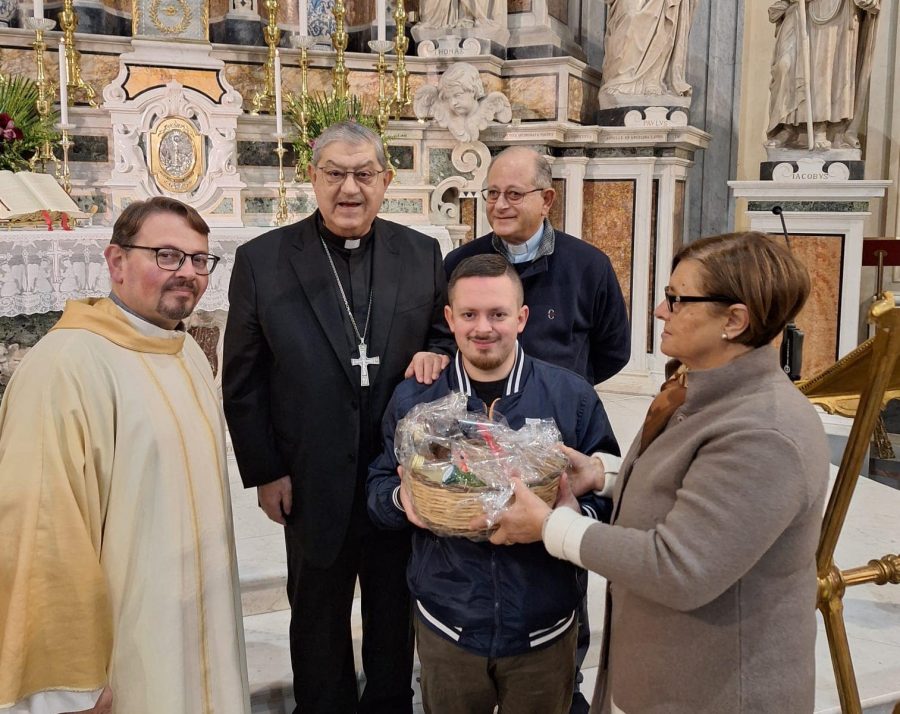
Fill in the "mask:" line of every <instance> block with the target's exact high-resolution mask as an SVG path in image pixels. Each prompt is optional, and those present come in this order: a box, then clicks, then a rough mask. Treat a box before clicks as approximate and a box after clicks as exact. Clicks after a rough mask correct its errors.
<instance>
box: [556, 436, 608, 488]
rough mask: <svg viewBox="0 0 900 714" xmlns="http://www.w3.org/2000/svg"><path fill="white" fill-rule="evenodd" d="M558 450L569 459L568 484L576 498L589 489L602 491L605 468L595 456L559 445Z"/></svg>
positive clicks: (604, 480)
mask: <svg viewBox="0 0 900 714" xmlns="http://www.w3.org/2000/svg"><path fill="white" fill-rule="evenodd" d="M559 450H560V451H562V452H563V454H564V455H565V457H566V458H567V459H569V464H570V466H569V468H568V469H566V472H567V473H568V474H569V486H570V487H571V489H572V493H574V494H575V497H576V498H580V497H581V496H583V495H584V494H586V493H588V492H589V491H602V490H603V486H604V484H605V483H606V469H605V468H604V466H603V462H602V461H601V460H600V459H598V458H597V457H596V456H587V455H585V454H582V453H581V452H580V451H576V450H575V449H570V448H569V447H568V446H560V447H559Z"/></svg>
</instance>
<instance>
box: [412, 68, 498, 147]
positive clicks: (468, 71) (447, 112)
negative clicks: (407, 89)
mask: <svg viewBox="0 0 900 714" xmlns="http://www.w3.org/2000/svg"><path fill="white" fill-rule="evenodd" d="M413 109H414V110H415V113H416V116H417V117H418V118H420V119H422V118H425V117H427V116H429V115H430V116H433V117H434V120H435V121H436V122H437V123H438V124H439V125H440V126H442V127H444V128H445V129H447V130H448V131H449V132H450V133H451V134H452V135H453V137H454V138H455V139H457V140H458V141H463V142H467V141H477V140H478V135H479V134H480V133H481V130H482V129H484V128H485V127H486V126H487V125H488V123H489V122H491V121H493V120H494V118H496V119H497V121H500V122H508V121H509V120H510V119H512V109H511V107H510V106H509V99H507V98H506V96H505V95H504V94H503V93H502V92H491V93H490V94H488V95H487V96H485V91H484V84H483V83H482V81H481V77H480V76H479V74H478V70H477V69H475V67H473V66H472V65H470V64H468V63H467V62H457V63H455V64H454V65H453V66H452V67H450V69H448V70H447V71H446V72H444V74H443V75H441V79H440V82H439V83H438V86H437V87H434V86H432V85H426V86H424V87H421V88H420V89H419V91H417V92H416V97H415V100H414V101H413Z"/></svg>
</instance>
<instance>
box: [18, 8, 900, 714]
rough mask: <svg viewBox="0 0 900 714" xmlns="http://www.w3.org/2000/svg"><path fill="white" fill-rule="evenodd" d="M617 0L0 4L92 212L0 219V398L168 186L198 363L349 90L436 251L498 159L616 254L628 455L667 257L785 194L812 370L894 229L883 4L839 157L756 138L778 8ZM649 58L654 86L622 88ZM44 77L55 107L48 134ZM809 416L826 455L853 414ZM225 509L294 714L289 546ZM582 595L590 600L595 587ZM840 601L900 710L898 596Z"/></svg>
mask: <svg viewBox="0 0 900 714" xmlns="http://www.w3.org/2000/svg"><path fill="white" fill-rule="evenodd" d="M808 1H809V3H810V6H811V7H814V8H815V11H816V12H818V13H820V16H821V17H824V16H825V15H828V14H829V13H831V14H832V16H833V17H837V16H838V14H839V13H847V12H849V13H860V12H862V11H861V10H859V9H858V5H859V3H856V4H854V0H808ZM628 4H629V3H628V2H625V0H607V1H606V2H602V1H601V0H468V1H463V0H460V1H459V2H457V1H456V0H418V2H417V1H416V0H406V2H404V1H403V0H389V2H387V3H386V4H385V3H384V0H299V2H298V1H297V0H210V2H208V3H207V2H203V1H201V0H74V1H73V0H46V2H42V0H0V81H3V79H2V78H6V79H7V80H8V79H9V78H14V77H28V78H30V79H32V80H35V81H37V82H38V86H39V90H40V92H41V99H42V100H45V101H46V105H45V108H44V111H46V112H50V113H51V114H52V115H53V117H54V119H55V120H56V121H61V122H62V127H61V132H60V135H59V137H58V138H60V139H61V140H62V141H61V142H56V143H54V144H53V145H52V146H50V147H49V151H50V152H51V153H52V157H51V156H50V154H47V155H45V156H44V157H43V159H42V160H41V161H39V162H38V163H37V165H36V167H37V169H38V170H41V169H42V168H43V170H46V171H47V172H49V173H54V174H55V175H57V176H58V177H59V179H60V183H61V184H63V185H64V186H65V188H66V189H67V192H68V193H69V194H70V196H71V197H72V199H73V200H74V201H75V202H76V203H77V205H78V206H79V208H81V210H83V211H86V212H88V213H92V214H93V215H92V216H91V219H90V221H89V222H88V224H87V225H79V226H77V227H75V228H74V229H73V230H71V231H64V230H58V229H57V230H54V231H53V232H52V233H51V232H47V231H46V229H45V228H44V229H40V228H35V227H28V226H21V225H16V224H15V223H6V224H5V225H4V224H3V223H2V222H0V390H2V388H3V385H5V384H6V383H7V382H8V380H9V377H10V375H11V373H12V371H13V370H14V368H15V366H16V364H17V363H18V361H19V360H20V359H21V357H22V356H23V355H24V353H25V352H27V349H28V348H29V347H30V346H31V345H33V344H34V343H35V342H36V341H37V339H39V338H40V337H41V336H42V335H43V334H44V333H45V332H46V331H47V329H49V327H50V326H52V324H53V323H54V322H55V320H56V319H57V317H58V315H59V311H60V310H61V309H62V306H63V304H64V302H65V300H66V299H69V298H77V297H85V296H90V295H102V294H106V293H107V292H108V290H109V283H108V280H107V279H106V277H105V276H106V274H105V270H104V263H103V258H102V249H103V247H104V246H105V245H106V244H107V243H108V241H109V234H110V228H111V225H112V223H113V221H114V220H115V217H116V216H117V215H118V213H119V212H120V211H121V210H122V208H123V207H124V206H126V205H127V204H128V203H129V202H130V201H133V200H139V199H143V198H147V197H150V196H153V195H160V194H165V195H170V196H173V197H175V198H179V199H181V200H183V201H186V202H188V203H190V204H191V205H193V206H194V207H195V208H197V209H198V210H199V211H200V212H201V214H202V215H203V216H204V218H205V219H206V220H207V222H208V223H209V224H210V226H211V227H212V233H211V236H210V250H211V252H213V253H216V254H218V255H221V256H223V258H224V260H223V262H222V265H221V267H220V268H219V269H218V270H217V271H216V273H214V274H213V276H212V278H211V282H210V286H209V290H208V292H207V294H206V295H205V296H204V298H203V300H202V302H201V304H200V308H201V310H200V312H198V313H197V314H195V315H194V316H192V318H191V320H192V329H193V333H194V334H195V336H196V337H197V339H198V340H199V341H200V342H201V344H202V345H203V346H204V349H205V350H206V352H207V354H208V355H209V358H210V361H211V364H212V365H213V367H214V369H216V368H217V367H218V356H219V353H220V350H221V340H222V328H223V325H224V316H225V314H226V311H227V308H228V304H227V302H228V301H227V288H228V282H229V277H230V268H229V262H230V260H231V259H232V258H233V256H234V252H235V250H236V248H237V246H238V245H240V244H241V243H243V242H245V241H247V240H249V239H250V238H252V237H254V236H256V235H259V234H260V233H262V232H264V231H266V230H268V229H269V228H270V227H271V226H273V225H277V224H280V223H285V222H292V221H295V220H299V219H300V218H302V217H305V216H306V215H308V214H309V213H310V212H311V211H312V210H314V208H315V200H314V196H313V193H312V190H311V187H310V185H309V183H308V182H306V181H305V180H304V172H303V166H302V160H303V159H302V157H303V156H305V154H304V151H303V148H304V146H305V145H306V144H308V140H309V139H310V138H314V137H311V136H309V133H310V132H311V131H313V129H314V124H315V116H314V115H315V114H316V111H317V109H316V106H317V102H320V98H321V97H323V96H325V95H331V96H337V97H346V98H347V99H346V101H348V102H349V101H355V100H356V99H358V100H359V101H360V102H361V104H362V107H363V109H364V113H366V114H367V115H369V116H370V117H371V120H372V121H373V122H374V123H375V124H376V125H377V126H378V127H379V129H380V130H381V131H382V133H383V135H384V136H386V137H387V139H388V148H389V152H390V159H391V162H392V163H393V165H394V167H395V169H396V174H395V179H394V182H393V184H392V185H391V187H390V189H389V191H388V193H387V196H386V198H385V201H384V204H383V206H382V210H381V216H382V217H384V218H387V219H390V220H394V221H397V222H400V223H404V224H407V225H413V226H414V227H416V228H418V229H419V230H421V231H422V232H424V233H426V234H428V235H431V236H433V237H435V238H437V239H438V240H439V242H440V243H441V245H442V248H443V249H444V251H445V252H446V251H447V250H449V249H450V248H452V247H454V246H455V245H458V244H459V243H460V242H462V241H466V240H469V239H471V238H473V237H475V236H478V235H482V234H484V233H486V232H487V231H488V230H489V226H488V223H487V219H486V216H485V210H484V203H483V199H482V197H481V195H480V193H479V191H480V189H481V188H482V186H483V182H484V178H485V175H486V172H487V167H488V164H489V162H490V157H491V154H492V153H496V152H497V151H499V150H500V149H502V148H504V147H506V146H511V145H517V144H519V145H529V146H534V147H537V148H539V149H540V150H542V151H544V152H546V154H547V155H548V157H549V158H550V160H551V163H552V172H553V187H554V188H555V189H556V195H557V198H556V202H555V204H554V207H553V210H552V213H551V216H550V218H551V221H552V222H553V224H554V226H556V227H558V228H560V229H562V230H565V231H566V232H568V233H570V234H573V235H575V236H577V237H580V238H582V239H583V240H587V241H590V242H591V243H593V244H595V245H597V247H599V248H601V249H602V250H603V251H604V252H606V253H607V254H608V255H609V256H610V258H611V260H612V262H613V265H614V267H615V270H616V273H617V276H618V278H619V281H620V283H621V287H622V290H623V293H624V295H625V299H626V303H627V307H628V310H629V314H630V317H631V325H632V354H631V359H630V361H629V363H628V365H627V366H626V368H625V369H624V370H623V371H622V373H620V374H619V375H617V376H616V377H613V378H612V379H611V380H609V381H608V382H606V383H604V384H602V385H600V386H599V389H600V391H601V394H602V396H603V398H604V401H605V403H606V404H607V409H608V411H609V412H610V414H611V417H612V420H613V424H614V427H615V428H616V431H617V434H618V436H619V441H620V442H622V443H628V442H629V441H630V438H631V436H632V434H633V433H634V431H636V429H637V427H638V425H639V424H640V420H641V418H642V415H643V411H644V410H645V408H646V405H647V403H648V399H649V396H650V395H652V394H653V393H654V391H655V390H656V389H657V388H658V385H659V383H660V382H661V381H662V368H663V365H664V356H663V355H661V354H660V353H659V350H658V343H659V331H660V327H659V326H658V325H656V324H654V323H655V321H654V320H653V318H652V311H653V307H654V305H655V304H656V303H657V302H659V299H660V298H661V296H662V288H663V286H664V285H665V284H666V283H667V279H668V269H669V265H670V262H671V257H672V255H673V253H674V252H675V251H676V250H677V249H678V247H679V246H680V245H682V244H683V243H684V242H686V241H690V240H692V239H695V238H697V237H699V236H702V235H712V234H716V233H722V232H727V231H730V230H741V229H751V228H752V229H759V230H762V231H765V232H769V233H773V234H778V235H780V234H781V222H780V219H779V218H778V216H776V215H774V214H773V213H772V208H773V207H775V206H778V205H780V206H782V208H783V211H784V214H783V215H784V218H785V220H786V225H787V228H788V231H789V232H790V233H791V236H792V239H793V240H792V245H793V249H794V250H795V251H796V252H797V253H798V254H799V255H800V256H801V257H802V259H803V260H804V262H805V263H806V265H807V267H808V268H809V270H810V272H811V274H812V277H813V293H812V297H811V299H810V301H809V303H808V304H807V306H806V307H805V308H804V311H803V312H802V313H801V315H800V317H799V318H798V320H797V323H798V326H799V328H800V329H801V330H803V331H804V333H805V335H806V343H805V347H804V352H803V365H802V373H803V376H805V377H808V376H810V375H812V374H814V373H816V372H818V371H820V370H822V369H824V368H826V367H828V366H829V365H831V364H832V363H834V362H835V361H836V360H838V359H840V358H841V357H843V356H844V355H846V354H847V353H849V352H850V351H851V350H853V349H854V348H855V347H856V346H857V345H858V344H859V343H860V342H861V341H863V340H864V339H865V338H866V337H867V336H868V329H869V328H868V327H867V325H866V319H865V317H866V314H867V311H868V308H869V306H870V304H871V299H872V295H873V294H874V292H875V289H876V288H875V268H872V267H863V251H864V245H865V243H864V240H865V239H866V238H897V237H898V236H900V192H898V178H900V49H898V26H900V9H898V6H897V3H892V2H887V1H886V0H881V3H880V8H879V12H878V13H877V22H876V21H875V19H876V16H875V13H869V16H867V17H865V18H864V21H861V22H860V28H861V29H860V33H859V39H858V42H857V44H856V45H854V46H853V48H852V53H853V55H854V61H855V62H856V63H857V67H856V81H857V84H858V85H859V86H854V87H852V88H845V89H846V90H847V92H849V97H850V100H852V101H851V103H852V104H853V108H854V111H853V113H852V121H851V122H850V128H852V129H853V131H854V137H856V136H858V139H859V142H858V146H857V144H856V142H855V140H853V138H851V139H850V140H847V139H846V137H844V138H843V139H842V138H840V137H837V138H836V137H834V136H832V135H831V133H829V134H828V136H827V137H825V138H826V139H827V142H826V143H828V144H830V146H826V145H825V144H819V145H817V146H815V147H813V148H812V149H810V148H809V147H808V146H806V145H803V146H798V145H794V144H791V143H790V142H787V143H785V142H781V141H780V140H778V139H775V140H773V134H774V132H773V130H772V126H771V120H770V106H771V105H772V104H773V102H774V100H772V99H770V97H771V96H772V88H775V87H776V85H777V84H778V78H777V76H776V75H777V67H775V66H773V64H774V63H773V57H776V58H777V57H778V55H779V52H780V51H781V49H782V48H781V45H780V43H781V42H782V41H783V38H781V37H779V33H777V32H776V29H777V27H778V26H777V25H775V24H773V22H772V21H771V17H772V11H771V10H770V8H769V3H762V2H744V1H743V0H715V1H713V0H679V1H678V2H668V3H660V2H659V1H658V0H644V1H643V2H640V3H635V2H633V1H632V2H631V3H630V4H631V5H632V6H634V5H643V6H646V7H648V8H651V9H652V7H653V6H660V7H661V8H662V6H665V8H664V9H660V10H659V12H660V13H663V14H664V17H663V15H660V17H661V18H663V19H664V20H665V22H663V19H660V21H659V23H658V25H656V26H655V28H654V32H653V34H652V36H649V37H647V36H644V35H646V33H644V34H642V30H641V29H640V28H639V27H637V23H633V24H629V22H628V19H629V18H628V13H627V11H625V10H621V11H619V9H620V8H621V7H622V6H627V5H628ZM782 4H784V5H786V4H787V3H782ZM778 5H779V3H778V2H776V3H775V5H773V6H772V7H776V6H778ZM875 5H876V6H877V5H878V3H877V2H875ZM811 11H812V10H811ZM825 19H827V18H825ZM866 23H868V24H866ZM863 26H864V27H863ZM784 41H786V40H784ZM276 50H277V52H276ZM635 57H637V59H635ZM654 57H656V58H657V59H653V58H654ZM827 59H829V58H825V60H823V58H821V57H815V56H814V57H813V58H812V60H813V61H812V64H811V65H809V66H808V67H807V68H806V71H807V72H813V73H816V74H818V73H819V72H820V70H821V67H820V65H819V62H822V61H827ZM60 61H62V63H63V65H64V71H63V72H62V74H61V73H60V66H59V65H60ZM653 62H656V63H657V65H658V66H656V67H655V68H654V67H651V68H650V69H649V70H647V72H648V73H649V74H648V76H649V78H648V76H637V73H636V72H632V73H631V75H629V72H630V71H631V70H633V68H634V67H635V66H638V65H641V67H642V68H643V67H644V66H645V65H648V64H652V63H653ZM792 70H793V71H801V72H802V71H803V69H802V68H800V69H799V70H798V69H797V68H796V67H793V68H792ZM641 71H642V72H643V71H644V69H642V70H641ZM654 73H655V74H654ZM851 74H852V73H851ZM61 76H62V77H64V79H63V80H62V83H63V84H64V85H65V89H66V93H67V95H68V102H67V107H66V109H67V111H65V112H64V113H63V114H62V116H61V117H59V118H58V119H57V118H56V114H55V113H58V112H60V110H61V108H62V107H61V105H60V87H59V85H60V79H59V78H60V77H61ZM279 79H280V82H278V80H279ZM866 87H868V95H866ZM68 104H71V106H68ZM276 105H278V107H280V108H281V113H280V114H279V112H278V107H276ZM2 111H3V107H2V106H0V113H2ZM804 121H805V119H803V120H800V121H798V122H797V123H798V124H801V123H803V122H804ZM279 128H281V130H282V131H281V134H283V136H281V135H279ZM844 128H845V129H846V128H847V127H844ZM0 129H2V127H0ZM829 131H830V130H829ZM817 140H818V139H817ZM842 142H843V143H842ZM767 143H768V145H767ZM298 148H299V149H301V150H300V151H298ZM298 156H300V157H301V159H300V161H299V162H298ZM298 163H299V164H300V166H299V167H298ZM0 198H2V197H0ZM898 262H900V261H898ZM898 284H900V267H893V266H888V267H887V269H886V275H885V285H886V287H887V288H888V289H892V288H896V287H898ZM889 416H890V409H888V415H887V416H886V423H887V425H888V426H889V427H890V425H891V420H890V418H889ZM823 419H824V420H825V421H826V425H827V426H828V428H829V433H830V434H831V435H832V436H833V437H834V439H835V440H836V441H835V454H836V456H835V463H837V462H838V461H839V456H840V439H841V438H842V437H844V438H845V437H846V434H847V432H848V429H849V427H848V425H847V424H848V422H847V420H845V419H842V418H840V417H837V416H826V415H823ZM898 426H900V420H898ZM897 430H898V431H900V428H898V429H897ZM888 431H890V429H888ZM898 472H900V469H898ZM882 480H884V481H887V482H889V483H890V482H891V478H889V477H886V478H884V479H882ZM893 483H894V484H895V485H896V484H898V483H900V481H897V480H894V481H893ZM857 491H858V492H857V494H856V496H855V497H854V499H855V500H854V504H853V508H852V509H851V515H850V518H849V520H848V526H847V529H849V531H852V533H853V538H845V539H844V542H843V544H842V548H843V549H844V550H843V551H841V550H840V549H839V552H838V554H839V556H844V557H847V558H848V559H849V560H852V561H853V562H864V561H865V559H866V558H869V557H874V556H875V555H876V554H877V555H880V553H875V551H884V552H887V551H891V552H895V553H896V552H898V550H900V530H898V527H897V526H896V520H897V519H896V516H895V515H893V514H896V513H897V508H898V506H900V495H898V494H897V492H896V491H895V490H892V489H891V488H889V487H887V486H884V485H882V484H877V483H875V482H874V481H868V480H863V481H861V482H860V486H859V487H858V489H857ZM232 495H233V498H234V499H235V517H236V529H237V532H238V536H239V543H238V550H239V555H240V566H241V578H242V587H243V602H244V608H245V610H244V612H245V624H246V630H247V641H248V653H249V656H250V658H251V661H250V668H251V683H252V685H253V692H254V695H253V696H254V698H253V704H254V711H255V712H256V711H260V712H264V711H289V710H290V709H289V708H287V704H285V703H284V702H285V698H289V696H290V695H289V683H290V678H289V671H290V668H289V663H288V660H287V643H286V633H287V625H286V618H287V613H286V607H287V603H286V601H285V598H284V595H283V583H284V562H283V547H282V546H281V545H280V540H279V539H280V538H281V536H280V534H279V533H278V532H277V527H275V526H274V524H271V523H267V522H266V521H265V519H264V516H262V514H261V512H259V511H258V510H256V508H255V502H253V498H252V495H251V496H250V497H249V499H248V495H247V494H245V493H243V492H242V490H241V489H240V487H239V482H238V481H237V480H235V481H234V483H233V484H232ZM279 558H281V560H279ZM898 579H900V575H898ZM591 590H592V596H591V597H592V600H591V607H592V609H596V608H602V591H603V590H602V587H601V586H600V585H599V584H598V582H597V581H596V579H595V580H594V581H592V587H591ZM896 590H900V588H893V591H896ZM845 607H846V613H845V618H846V620H847V623H848V631H849V632H850V634H851V648H852V649H853V655H854V663H855V666H856V676H857V679H858V681H859V687H860V693H861V697H862V699H863V704H864V706H865V708H864V711H867V712H897V711H900V709H895V708H894V707H895V706H897V702H898V701H900V593H898V592H892V589H891V588H890V587H888V588H881V587H879V586H876V585H868V586H865V588H860V589H859V592H854V598H848V600H847V601H846V602H845ZM601 611H602V609H601ZM279 618H280V619H279ZM597 620H602V618H600V617H598V618H595V621H597ZM599 626H600V623H599V622H597V624H596V625H595V627H599ZM820 639H824V638H820ZM594 640H595V645H594V647H593V649H592V653H593V654H592V655H591V657H593V661H594V663H595V664H596V648H597V646H598V645H599V637H595V638H594ZM823 648H824V649H823ZM590 661H591V660H590V659H589V663H590ZM595 664H594V666H595ZM818 665H819V674H820V677H819V681H817V691H818V694H817V697H818V698H817V711H821V712H826V711H839V710H840V709H839V708H838V697H837V693H836V691H835V685H834V676H833V674H832V673H831V662H830V659H829V655H828V650H827V645H824V644H821V647H820V648H819V652H818ZM829 677H830V679H829Z"/></svg>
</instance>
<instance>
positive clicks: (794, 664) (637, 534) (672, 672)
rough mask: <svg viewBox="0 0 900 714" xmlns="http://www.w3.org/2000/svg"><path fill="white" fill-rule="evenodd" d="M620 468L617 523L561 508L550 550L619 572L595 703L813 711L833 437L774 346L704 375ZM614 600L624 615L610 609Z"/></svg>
mask: <svg viewBox="0 0 900 714" xmlns="http://www.w3.org/2000/svg"><path fill="white" fill-rule="evenodd" d="M639 443H640V435H638V437H637V438H636V439H635V442H634V444H633V445H632V447H631V450H630V451H629V453H628V455H627V457H626V458H625V461H624V462H623V464H622V469H621V471H620V476H619V483H618V484H617V485H616V493H615V501H616V508H617V509H618V514H617V515H616V516H615V517H614V525H607V524H603V523H597V522H596V521H591V520H590V519H588V518H585V517H583V516H579V515H577V514H575V513H574V511H571V510H568V509H557V510H556V511H554V513H553V515H552V516H551V517H550V518H549V519H548V521H547V523H546V525H545V528H544V542H545V544H546V546H547V549H548V550H549V551H550V553H552V554H553V555H555V556H557V557H562V558H567V559H569V560H571V561H573V562H576V563H578V564H580V565H583V566H584V567H586V568H588V569H590V570H593V571H595V572H597V573H599V574H600V575H603V576H604V577H606V578H607V579H608V580H609V581H610V589H609V592H608V594H609V595H610V596H611V597H608V599H607V600H608V601H607V627H606V633H605V642H604V645H605V646H604V653H603V658H602V660H601V667H600V673H599V675H598V681H597V687H596V690H595V695H594V707H595V711H602V712H604V713H605V712H609V710H610V701H609V698H610V693H611V694H612V696H613V698H614V699H615V703H616V706H618V707H620V708H621V709H622V710H623V711H624V712H625V713H626V714H682V713H683V714H704V713H708V714H737V713H741V714H747V713H749V712H759V713H760V714H763V713H765V714H776V713H778V712H785V713H790V714H804V713H807V712H812V711H813V703H814V680H815V662H814V647H815V637H816V619H815V618H816V614H815V604H816V573H815V551H816V543H817V540H818V537H819V530H820V527H821V521H822V511H823V502H824V498H825V491H826V486H827V481H828V450H827V446H826V442H825V434H824V430H823V428H822V423H821V421H820V419H819V417H818V416H817V415H816V413H815V410H814V409H813V407H812V406H811V405H810V404H809V402H808V401H807V400H806V398H805V397H804V396H803V395H802V394H800V392H799V391H798V390H797V389H796V388H795V387H794V386H793V385H792V384H791V383H790V381H789V380H788V379H787V377H786V376H785V375H784V373H783V372H782V371H781V369H780V368H779V365H778V359H777V354H776V352H775V350H774V349H773V348H772V347H768V346H767V347H762V348H759V349H756V350H754V351H752V352H750V353H749V354H747V355H744V356H742V357H740V358H739V359H737V360H735V361H733V362H731V363H729V364H728V365H726V366H724V367H721V368H718V369H712V370H705V371H698V372H691V373H690V375H689V377H688V389H687V399H686V400H685V403H684V405H683V406H682V407H680V408H679V409H678V410H677V411H676V412H675V414H674V415H673V416H672V419H671V420H670V421H669V424H668V426H667V427H666V429H665V431H663V433H662V434H660V436H659V437H658V438H657V439H656V440H655V441H654V442H653V443H652V444H651V445H650V447H649V448H648V449H647V451H646V452H644V454H643V455H641V456H640V458H636V453H637V444H639ZM610 601H611V613H610V611H609V608H610Z"/></svg>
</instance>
